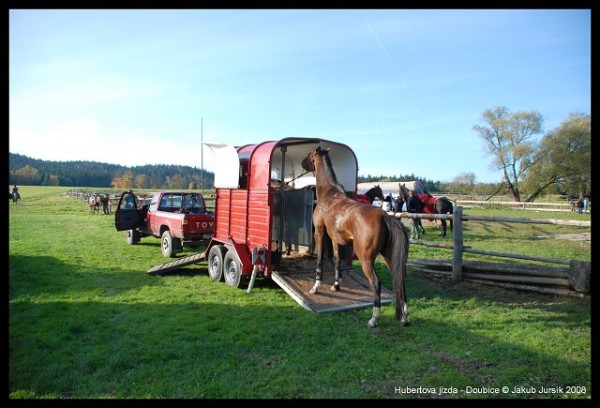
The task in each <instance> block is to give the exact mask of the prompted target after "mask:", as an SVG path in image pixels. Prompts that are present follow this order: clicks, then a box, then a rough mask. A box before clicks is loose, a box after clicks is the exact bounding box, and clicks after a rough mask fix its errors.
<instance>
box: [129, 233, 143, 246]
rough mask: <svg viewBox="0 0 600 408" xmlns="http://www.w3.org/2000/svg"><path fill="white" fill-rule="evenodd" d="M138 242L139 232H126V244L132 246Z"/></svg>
mask: <svg viewBox="0 0 600 408" xmlns="http://www.w3.org/2000/svg"><path fill="white" fill-rule="evenodd" d="M138 242H140V232H139V231H138V230H134V229H130V230H127V243H128V244H129V245H133V244H137V243H138Z"/></svg>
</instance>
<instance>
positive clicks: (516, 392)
mask: <svg viewBox="0 0 600 408" xmlns="http://www.w3.org/2000/svg"><path fill="white" fill-rule="evenodd" d="M67 190H68V189H67V188H60V187H28V186H23V187H20V192H21V196H22V200H21V202H19V204H18V205H16V206H12V203H10V205H9V208H7V212H8V224H9V231H8V234H9V246H8V248H9V279H8V299H9V301H8V316H9V343H8V356H9V398H10V399H47V398H50V399H53V398H57V399H58V398H60V399H134V398H135V399H139V398H142V399H165V398H169V399H171V398H175V399H192V398H194V399H196V398H198V399H224V398H245V399H255V398H303V399H311V398H333V399H338V398H352V399H364V398H370V399H371V398H373V399H374V398H377V399H416V398H461V399H488V398H489V399H590V398H591V395H592V383H591V325H592V322H591V301H590V300H589V299H578V298H572V297H561V296H555V295H543V294H534V293H529V292H521V291H512V290H506V289H501V288H493V287H488V286H486V287H483V286H477V285H475V284H472V283H468V282H463V283H460V284H450V283H449V282H445V281H434V280H429V279H426V278H423V277H421V276H419V275H418V274H416V273H413V272H411V271H409V274H408V279H407V293H408V304H409V311H410V317H411V325H410V326H406V327H403V326H400V324H399V323H398V322H397V321H396V320H395V319H394V314H393V305H386V306H384V307H382V317H381V319H380V326H378V327H377V328H375V329H369V328H368V327H367V320H368V319H369V317H370V315H371V310H370V309H361V310H353V311H345V312H334V313H329V314H314V313H311V312H308V311H306V310H305V309H303V308H302V307H301V306H300V305H298V304H297V303H296V302H295V301H294V300H293V299H292V298H291V297H289V296H288V295H287V294H286V293H285V292H284V291H283V290H281V289H280V288H279V287H277V286H276V285H275V284H274V283H273V282H271V281H269V280H260V281H257V283H256V285H255V286H254V289H253V291H252V292H251V293H246V291H243V290H239V289H234V288H231V287H228V286H227V285H225V284H224V283H217V282H213V281H212V280H211V279H210V278H209V277H208V275H207V272H206V264H204V263H201V264H195V265H192V266H188V267H185V268H184V269H181V270H179V271H174V272H172V273H168V274H165V275H162V276H150V275H147V274H146V273H145V271H146V270H148V269H149V268H150V267H152V266H154V265H156V264H158V263H162V262H164V261H165V258H163V257H162V255H161V252H160V248H159V240H158V239H152V238H144V239H143V240H142V242H141V244H139V245H136V246H129V245H127V244H126V239H125V233H123V232H116V231H115V229H114V218H113V216H112V215H111V216H105V215H101V214H97V215H91V214H90V212H89V207H87V206H86V205H85V203H84V202H82V201H78V200H75V199H70V198H66V197H64V196H62V195H61V193H62V192H64V191H67ZM475 211H477V212H475ZM465 214H473V215H500V216H507V217H531V218H544V217H546V218H572V219H581V220H584V219H585V220H589V219H590V217H591V216H590V215H589V214H588V215H581V214H571V213H540V214H538V213H528V212H526V211H516V210H512V211H511V210H497V209H496V210H491V209H490V210H473V212H470V211H469V210H468V209H466V210H465ZM424 225H425V227H426V228H427V235H426V239H428V240H432V241H440V242H441V241H443V239H442V238H439V237H438V236H437V233H436V231H437V229H436V227H437V226H436V225H434V224H431V223H429V222H424ZM575 229H576V232H579V231H588V232H589V231H590V228H587V229H585V228H584V229H580V228H575ZM567 231H570V232H573V231H574V227H562V226H561V227H557V226H546V225H536V226H531V225H526V224H510V225H508V224H506V225H504V224H498V225H488V224H484V223H479V222H477V223H475V222H474V223H470V224H468V225H466V226H465V231H464V238H465V244H466V245H472V246H473V247H477V248H481V249H489V250H494V251H506V252H518V253H526V254H532V255H539V256H546V257H559V258H564V259H581V260H590V257H591V255H590V254H591V244H590V242H589V241H570V240H563V239H542V240H540V239H532V238H531V237H532V236H541V235H552V234H556V233H566V232H567ZM445 242H450V241H449V238H446V241H445ZM191 253H192V250H191V249H186V250H185V251H184V253H183V254H182V255H186V254H191ZM450 257H451V252H449V251H444V250H440V249H435V248H427V247H420V246H416V245H415V246H411V248H410V253H409V260H410V259H422V258H423V259H434V258H450ZM357 266H358V265H357ZM378 270H379V273H380V275H381V278H382V280H383V283H384V285H385V286H386V287H388V288H391V277H390V274H389V272H388V271H387V269H386V268H385V267H384V266H383V264H382V263H380V264H379V265H378ZM326 273H327V272H326Z"/></svg>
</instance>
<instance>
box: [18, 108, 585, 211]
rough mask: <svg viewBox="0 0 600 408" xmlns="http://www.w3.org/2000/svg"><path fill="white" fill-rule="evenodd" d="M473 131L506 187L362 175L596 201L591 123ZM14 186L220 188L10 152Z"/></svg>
mask: <svg viewBox="0 0 600 408" xmlns="http://www.w3.org/2000/svg"><path fill="white" fill-rule="evenodd" d="M482 122H483V124H482V125H474V126H473V130H474V132H475V133H476V135H477V136H478V137H479V138H480V139H481V140H482V141H483V148H484V149H485V150H486V152H487V153H488V155H489V156H490V157H491V163H490V165H491V166H492V168H493V169H495V170H497V171H498V172H499V173H500V174H501V175H502V182H499V183H487V184H482V183H478V182H477V177H476V175H475V174H474V173H468V172H467V173H461V174H459V175H457V176H456V177H455V178H454V179H453V180H452V181H451V182H446V183H442V182H440V181H433V180H428V179H425V178H422V177H419V176H416V175H415V174H410V175H399V176H396V175H393V176H386V175H379V176H371V175H367V176H360V175H359V176H358V182H359V183H362V182H372V181H399V182H401V181H416V180H418V181H421V182H422V183H423V184H424V185H425V187H426V188H427V189H428V190H429V191H430V192H448V191H451V192H453V193H459V194H471V195H479V196H480V195H487V196H488V197H489V198H491V197H493V196H494V195H497V194H508V195H510V196H512V199H513V200H514V201H528V202H531V201H534V200H535V199H536V198H538V197H540V196H542V195H545V194H557V193H558V194H564V195H569V196H572V197H579V198H583V197H585V196H588V197H589V196H591V194H592V182H591V173H592V168H591V166H592V151H591V117H590V115H586V114H583V113H572V114H570V115H569V117H568V118H566V119H565V120H564V121H563V122H562V123H561V124H560V125H559V126H558V127H557V128H556V129H552V130H550V131H549V132H547V133H545V134H544V135H543V136H541V137H538V135H540V134H542V133H544V130H543V116H542V115H541V114H540V113H539V112H536V111H518V112H511V111H510V110H509V109H508V108H507V107H504V106H499V107H496V108H492V109H487V110H485V111H484V112H483V114H482ZM9 183H10V184H22V185H49V186H58V185H60V186H70V187H99V188H107V187H113V188H117V189H126V188H137V189H147V188H152V189H164V188H172V189H207V190H208V189H213V188H214V173H212V172H209V171H205V170H203V169H198V168H196V167H190V166H179V165H167V164H160V165H144V166H135V167H126V166H121V165H116V164H109V163H99V162H91V161H67V162H56V161H47V160H39V159H32V158H29V157H27V156H23V155H20V154H15V153H9Z"/></svg>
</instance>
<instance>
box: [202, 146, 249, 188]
mask: <svg viewBox="0 0 600 408" xmlns="http://www.w3.org/2000/svg"><path fill="white" fill-rule="evenodd" d="M204 144H205V145H206V146H208V147H209V149H210V150H212V152H213V153H214V156H215V163H217V166H216V169H215V188H238V187H239V184H240V171H241V169H240V158H239V156H238V152H237V149H236V148H235V147H233V146H231V145H229V144H227V143H218V142H204Z"/></svg>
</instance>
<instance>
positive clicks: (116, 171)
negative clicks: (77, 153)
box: [8, 153, 215, 189]
mask: <svg viewBox="0 0 600 408" xmlns="http://www.w3.org/2000/svg"><path fill="white" fill-rule="evenodd" d="M8 162H9V184H18V185H36V186H67V187H98V188H108V187H113V188H118V189H125V188H138V189H141V188H152V189H164V188H172V189H212V188H213V187H214V180H215V175H214V173H213V172H210V171H206V170H203V169H198V168H196V167H190V166H181V165H170V164H158V165H144V166H133V167H127V166H121V165H118V164H110V163H101V162H94V161H80V160H74V161H49V160H40V159H33V158H30V157H27V156H24V155H21V154H17V153H9V154H8Z"/></svg>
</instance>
